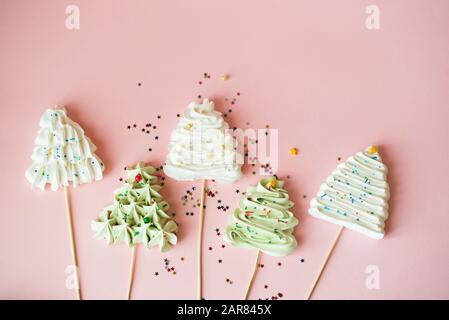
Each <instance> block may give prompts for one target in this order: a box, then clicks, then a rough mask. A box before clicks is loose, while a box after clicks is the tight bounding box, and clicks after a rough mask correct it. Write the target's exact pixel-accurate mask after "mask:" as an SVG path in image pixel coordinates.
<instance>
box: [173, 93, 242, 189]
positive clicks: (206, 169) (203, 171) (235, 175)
mask: <svg viewBox="0 0 449 320" xmlns="http://www.w3.org/2000/svg"><path fill="white" fill-rule="evenodd" d="M236 143H237V142H236V141H235V139H234V138H233V137H232V135H231V134H230V132H229V125H228V124H227V123H226V122H225V121H224V120H223V117H222V114H221V113H220V112H218V111H215V110H214V103H213V102H212V101H209V100H208V99H204V101H203V103H201V104H200V103H197V102H192V103H190V104H189V105H188V106H187V110H186V112H185V114H184V116H183V117H182V118H181V119H180V120H179V122H178V124H177V126H176V128H175V129H174V130H173V132H172V134H171V137H170V144H169V153H168V156H167V160H166V163H165V166H164V172H165V173H166V174H167V175H168V176H169V177H171V178H173V179H175V180H181V181H192V180H199V179H215V180H218V181H220V182H233V181H235V180H237V179H239V178H240V177H241V175H242V173H241V169H240V168H241V165H239V164H237V161H236V155H237V153H236V150H235V148H236Z"/></svg>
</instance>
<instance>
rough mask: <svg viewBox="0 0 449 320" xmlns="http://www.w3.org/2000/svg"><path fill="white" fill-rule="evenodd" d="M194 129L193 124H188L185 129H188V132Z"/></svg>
mask: <svg viewBox="0 0 449 320" xmlns="http://www.w3.org/2000/svg"><path fill="white" fill-rule="evenodd" d="M192 127H193V124H192V123H189V124H187V125H186V126H185V128H186V129H187V130H190V129H192Z"/></svg>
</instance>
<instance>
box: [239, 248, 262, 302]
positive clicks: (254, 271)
mask: <svg viewBox="0 0 449 320" xmlns="http://www.w3.org/2000/svg"><path fill="white" fill-rule="evenodd" d="M259 257H260V250H257V255H256V262H255V263H254V268H253V273H252V274H251V279H250V280H249V283H248V286H247V287H246V290H245V295H244V296H243V300H247V299H248V294H249V292H250V291H251V287H252V286H253V282H254V278H255V275H256V272H257V268H258V267H259Z"/></svg>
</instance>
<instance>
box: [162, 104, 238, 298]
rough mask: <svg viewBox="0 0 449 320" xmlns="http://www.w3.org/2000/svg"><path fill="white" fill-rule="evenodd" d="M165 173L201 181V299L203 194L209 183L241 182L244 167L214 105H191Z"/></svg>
mask: <svg viewBox="0 0 449 320" xmlns="http://www.w3.org/2000/svg"><path fill="white" fill-rule="evenodd" d="M164 172H165V174H166V175H167V176H169V177H170V178H173V179H175V180H178V181H195V180H201V181H202V183H201V190H200V192H201V197H200V199H201V200H200V213H199V229H198V298H199V299H202V298H203V291H202V239H203V236H202V234H203V217H204V192H205V188H206V180H216V181H218V182H225V183H231V182H233V181H236V180H238V179H239V178H240V177H241V175H242V173H241V164H239V163H237V152H236V141H235V139H234V138H233V136H232V135H231V133H230V132H229V125H228V123H227V122H226V121H224V119H223V116H222V114H221V113H220V112H218V111H216V110H215V106H214V103H213V102H212V101H209V100H208V99H204V101H203V103H197V102H192V103H190V104H189V105H188V106H187V110H186V112H185V113H184V115H183V116H182V117H181V119H180V120H179V122H178V125H177V126H176V128H175V129H174V130H173V132H172V134H171V137H170V144H169V153H168V155H167V159H166V162H165V166H164Z"/></svg>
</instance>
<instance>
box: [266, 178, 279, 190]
mask: <svg viewBox="0 0 449 320" xmlns="http://www.w3.org/2000/svg"><path fill="white" fill-rule="evenodd" d="M276 183H277V181H276V179H273V180H270V182H268V183H267V189H271V188H274V187H276Z"/></svg>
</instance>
